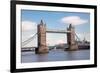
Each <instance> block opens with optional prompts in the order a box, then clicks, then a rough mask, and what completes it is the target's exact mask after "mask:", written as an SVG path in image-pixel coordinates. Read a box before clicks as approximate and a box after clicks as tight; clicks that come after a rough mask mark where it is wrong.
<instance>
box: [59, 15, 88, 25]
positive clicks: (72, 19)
mask: <svg viewBox="0 0 100 73" xmlns="http://www.w3.org/2000/svg"><path fill="white" fill-rule="evenodd" d="M61 22H62V23H64V24H73V25H80V24H85V23H87V22H88V20H85V19H81V18H80V17H79V16H67V17H64V18H62V19H61Z"/></svg>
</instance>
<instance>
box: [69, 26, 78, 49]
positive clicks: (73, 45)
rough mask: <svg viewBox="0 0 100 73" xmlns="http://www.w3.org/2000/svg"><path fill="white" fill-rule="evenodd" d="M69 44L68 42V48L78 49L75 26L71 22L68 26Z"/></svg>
mask: <svg viewBox="0 0 100 73" xmlns="http://www.w3.org/2000/svg"><path fill="white" fill-rule="evenodd" d="M67 31H70V32H67V44H68V47H69V48H68V50H77V49H78V44H77V42H76V40H75V28H74V27H73V26H72V25H71V24H70V25H69V27H68V28H67Z"/></svg>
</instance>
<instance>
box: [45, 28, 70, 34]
mask: <svg viewBox="0 0 100 73" xmlns="http://www.w3.org/2000/svg"><path fill="white" fill-rule="evenodd" d="M46 32H47V33H68V32H70V31H66V30H53V29H49V30H46Z"/></svg>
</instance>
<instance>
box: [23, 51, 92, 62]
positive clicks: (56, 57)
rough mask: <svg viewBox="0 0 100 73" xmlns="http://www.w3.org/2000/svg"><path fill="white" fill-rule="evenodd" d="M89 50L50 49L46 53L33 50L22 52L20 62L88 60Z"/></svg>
mask: <svg viewBox="0 0 100 73" xmlns="http://www.w3.org/2000/svg"><path fill="white" fill-rule="evenodd" d="M88 59H90V50H78V51H63V50H51V51H50V52H49V53H48V54H35V53H34V52H22V55H21V61H22V63H30V62H47V61H69V60H88Z"/></svg>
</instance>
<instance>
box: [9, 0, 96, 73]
mask: <svg viewBox="0 0 100 73" xmlns="http://www.w3.org/2000/svg"><path fill="white" fill-rule="evenodd" d="M96 16H97V7H96V6H93V5H77V4H61V3H46V2H33V1H11V72H26V71H43V70H58V69H76V68H90V67H96V66H97V39H96V38H97V17H96Z"/></svg>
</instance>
